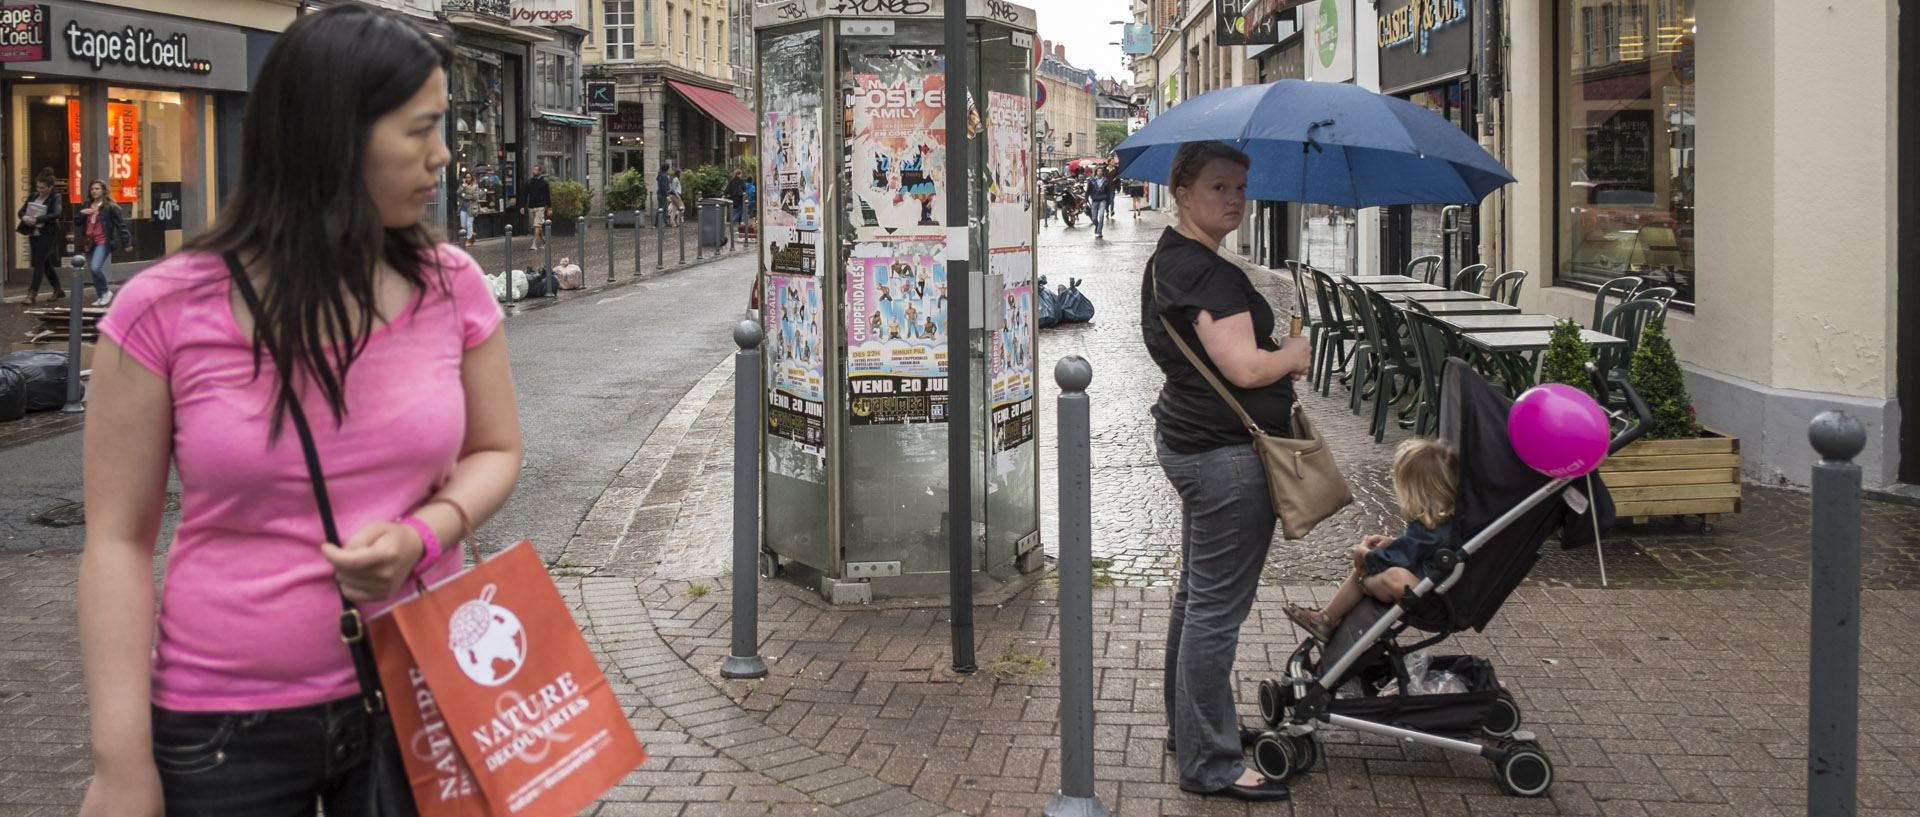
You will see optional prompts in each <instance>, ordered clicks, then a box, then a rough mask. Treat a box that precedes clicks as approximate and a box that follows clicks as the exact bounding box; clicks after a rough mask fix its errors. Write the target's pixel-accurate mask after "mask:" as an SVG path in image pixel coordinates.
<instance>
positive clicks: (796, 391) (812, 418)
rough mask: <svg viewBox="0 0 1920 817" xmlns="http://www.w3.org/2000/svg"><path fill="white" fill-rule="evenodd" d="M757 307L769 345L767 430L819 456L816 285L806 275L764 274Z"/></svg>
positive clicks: (821, 424)
mask: <svg viewBox="0 0 1920 817" xmlns="http://www.w3.org/2000/svg"><path fill="white" fill-rule="evenodd" d="M760 303H761V304H762V305H763V306H764V307H765V308H768V309H771V310H773V311H772V313H771V314H770V315H769V317H768V318H767V329H768V330H769V331H768V335H769V336H768V338H767V342H768V343H769V344H771V348H770V349H769V352H768V355H767V363H768V365H767V431H768V433H769V434H771V435H772V436H774V437H778V438H781V439H785V440H792V441H793V442H795V443H798V444H799V445H800V447H801V448H802V449H803V450H804V451H806V452H807V453H811V454H815V455H816V456H817V455H820V454H821V453H823V452H824V451H825V449H824V447H823V446H824V445H825V443H826V394H825V388H826V387H825V382H826V377H825V375H824V371H825V369H824V366H823V365H822V361H823V360H824V358H825V351H824V350H822V349H821V348H820V320H821V318H820V283H819V280H818V279H816V278H813V277H811V276H804V275H769V276H767V292H766V295H765V297H764V298H762V299H761V301H760Z"/></svg>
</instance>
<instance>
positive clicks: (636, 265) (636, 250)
mask: <svg viewBox="0 0 1920 817" xmlns="http://www.w3.org/2000/svg"><path fill="white" fill-rule="evenodd" d="M643 215H645V213H643V212H642V211H640V210H635V211H633V277H635V278H638V277H640V218H641V217H642V216H643Z"/></svg>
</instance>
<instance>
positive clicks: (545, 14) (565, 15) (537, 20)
mask: <svg viewBox="0 0 1920 817" xmlns="http://www.w3.org/2000/svg"><path fill="white" fill-rule="evenodd" d="M507 19H508V20H509V21H510V22H512V23H513V24H514V25H516V26H521V27H523V28H525V27H531V26H575V27H584V26H582V21H581V18H580V4H579V3H578V2H576V0H514V3H513V8H512V10H511V11H509V12H508V14H507Z"/></svg>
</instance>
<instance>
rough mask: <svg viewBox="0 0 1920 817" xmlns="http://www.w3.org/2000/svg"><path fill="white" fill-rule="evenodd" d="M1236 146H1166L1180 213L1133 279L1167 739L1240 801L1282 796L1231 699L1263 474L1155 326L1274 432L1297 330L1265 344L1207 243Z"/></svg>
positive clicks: (1254, 560) (1236, 275)
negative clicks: (1159, 565)
mask: <svg viewBox="0 0 1920 817" xmlns="http://www.w3.org/2000/svg"><path fill="white" fill-rule="evenodd" d="M1249 165H1250V161H1249V160H1248V158H1247V156H1246V154H1244V153H1241V152H1240V151H1238V150H1236V149H1234V148H1232V147H1230V146H1228V145H1225V144H1222V143H1219V142H1190V143H1188V144H1186V145H1183V146H1181V148H1180V150H1179V152H1178V153H1177V154H1175V156H1174V161H1173V171H1172V177H1171V178H1170V179H1169V180H1168V183H1169V186H1170V187H1172V189H1173V198H1174V202H1175V203H1176V204H1177V205H1178V207H1179V210H1178V212H1179V222H1178V223H1177V224H1175V225H1174V226H1173V227H1171V228H1168V229H1167V231H1166V232H1165V233H1164V234H1163V235H1162V236H1161V237H1160V245H1159V247H1158V248H1156V249H1155V250H1154V254H1153V259H1152V260H1151V261H1150V262H1149V263H1148V268H1147V274H1146V275H1145V277H1144V280H1142V281H1141V297H1140V305H1141V308H1140V331H1141V334H1142V335H1143V336H1145V339H1146V343H1147V351H1148V352H1149V353H1150V354H1151V355H1152V356H1153V360H1154V362H1155V363H1157V364H1159V366H1160V370H1161V371H1162V372H1164V373H1165V374H1166V376H1167V382H1166V385H1165V386H1163V387H1161V389H1160V399H1159V400H1158V401H1157V402H1155V403H1154V406H1153V417H1154V420H1155V421H1156V422H1155V437H1156V444H1157V448H1158V453H1159V459H1160V467H1161V468H1162V469H1163V470H1164V471H1166V474H1167V479H1168V480H1169V481H1171V482H1172V483H1173V487H1174V489H1175V490H1176V491H1178V492H1179V493H1180V504H1181V534H1180V568H1181V569H1180V586H1179V588H1178V590H1176V591H1175V593H1174V597H1173V615H1172V620H1171V621H1170V622H1169V626H1168V628H1167V658H1166V668H1165V684H1164V686H1165V690H1166V691H1165V695H1166V706H1167V713H1168V715H1167V719H1168V722H1169V723H1168V732H1167V734H1168V738H1167V740H1168V743H1169V745H1170V748H1173V749H1175V750H1176V751H1177V752H1178V755H1179V767H1180V788H1182V789H1185V790H1187V791H1191V792H1200V793H1207V794H1221V795H1226V796H1229V797H1235V798H1239V799H1242V800H1253V801H1270V800H1283V799H1286V797H1287V787H1286V785H1285V784H1283V783H1280V782H1277V781H1269V780H1267V779H1266V778H1264V777H1262V776H1261V775H1260V774H1259V773H1258V772H1255V771H1253V770H1251V769H1248V768H1247V767H1246V764H1245V760H1244V757H1243V752H1244V751H1245V749H1244V746H1245V744H1247V743H1250V742H1251V741H1250V740H1249V735H1251V734H1255V733H1246V732H1242V730H1241V729H1240V728H1239V725H1238V717H1237V715H1236V714H1235V711H1234V704H1233V683H1232V680H1233V658H1234V652H1235V649H1236V648H1237V647H1238V645H1239V640H1240V624H1241V622H1243V621H1245V620H1246V617H1247V613H1248V612H1249V611H1250V610H1252V608H1253V598H1254V592H1255V591H1256V590H1257V589H1258V587H1259V583H1260V569H1261V567H1262V566H1263V565H1264V564H1265V562H1266V557H1267V546H1268V544H1270V543H1271V542H1272V541H1273V526H1274V521H1275V520H1274V515H1273V507H1272V505H1271V504H1270V501H1269V499H1268V494H1267V475H1266V471H1265V470H1264V468H1263V466H1262V465H1261V462H1260V456H1259V454H1257V453H1256V452H1255V451H1254V449H1253V446H1252V440H1253V438H1252V435H1251V434H1249V433H1248V432H1247V430H1246V428H1244V427H1243V426H1242V425H1241V423H1240V420H1239V418H1238V417H1237V416H1235V414H1234V412H1233V409H1232V408H1230V407H1228V406H1227V403H1226V401H1225V400H1222V399H1221V398H1220V395H1219V394H1218V393H1217V392H1215V391H1214V390H1213V387H1212V386H1210V385H1208V384H1207V381H1206V379H1205V377H1203V376H1202V375H1201V374H1200V371H1199V370H1198V369H1196V368H1194V365H1193V363H1192V362H1191V361H1189V360H1188V359H1187V357H1186V355H1184V354H1182V353H1181V351H1180V348H1179V347H1178V346H1177V345H1175V344H1174V342H1173V339H1172V338H1171V337H1170V336H1169V335H1168V334H1167V328H1166V325H1165V324H1162V323H1161V322H1160V319H1161V318H1162V317H1165V318H1166V319H1167V322H1168V323H1170V324H1172V326H1173V328H1174V331H1176V332H1179V333H1180V338H1181V339H1182V340H1184V341H1185V342H1186V344H1187V346H1188V347H1189V348H1191V349H1193V351H1194V353H1195V354H1196V355H1198V356H1199V357H1200V358H1201V360H1203V361H1205V363H1206V364H1207V366H1208V367H1209V368H1210V369H1212V370H1213V372H1214V373H1215V375H1216V376H1218V377H1219V378H1220V379H1221V380H1222V381H1224V382H1225V383H1226V385H1227V387H1228V388H1230V389H1231V390H1232V392H1233V395H1234V398H1235V399H1237V400H1239V401H1240V404H1241V405H1242V406H1244V407H1245V408H1246V410H1247V413H1248V414H1249V415H1251V416H1252V417H1253V420H1254V422H1256V423H1258V424H1259V425H1260V427H1261V429H1262V430H1263V431H1266V432H1267V433H1269V434H1285V433H1287V431H1288V427H1289V422H1288V417H1289V415H1290V414H1291V412H1292V410H1293V400H1294V394H1293V381H1294V379H1295V378H1298V377H1299V376H1301V375H1303V374H1305V373H1306V372H1307V370H1308V367H1309V363H1310V360H1309V358H1310V355H1311V352H1310V351H1309V349H1308V344H1307V341H1306V339H1304V338H1294V337H1289V338H1286V339H1285V340H1284V341H1282V342H1280V343H1275V342H1274V341H1273V330H1274V325H1275V324H1274V314H1273V307H1272V306H1270V305H1269V304H1268V303H1267V300H1266V298H1264V297H1262V296H1261V295H1260V293H1259V292H1258V291H1256V290H1255V289H1254V288H1253V284H1252V282H1250V281H1248V280H1247V276H1246V273H1245V272H1243V271H1241V269H1240V267H1238V266H1236V265H1235V264H1234V263H1233V262H1231V261H1228V260H1226V259H1225V258H1222V257H1221V256H1220V255H1219V253H1218V248H1219V246H1220V240H1221V239H1222V238H1223V237H1225V236H1226V234H1227V233H1229V232H1232V231H1233V230H1234V229H1236V228H1238V227H1239V226H1240V218H1241V214H1242V212H1243V211H1244V210H1245V208H1246V201H1247V168H1248V166H1249Z"/></svg>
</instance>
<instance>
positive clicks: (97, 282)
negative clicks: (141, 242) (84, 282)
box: [74, 179, 133, 306]
mask: <svg viewBox="0 0 1920 817" xmlns="http://www.w3.org/2000/svg"><path fill="white" fill-rule="evenodd" d="M85 203H86V205H87V206H85V207H82V208H80V212H79V213H76V214H75V215H74V221H75V224H74V229H76V230H78V231H79V232H80V234H81V235H84V236H86V237H87V246H88V247H89V248H90V249H88V250H87V269H88V270H89V271H91V272H92V273H93V294H94V296H95V297H94V300H93V305H94V306H107V305H110V304H112V303H113V290H112V289H111V288H110V285H109V283H108V281H107V261H108V260H109V259H111V258H112V257H113V251H114V250H116V249H120V250H124V249H128V248H130V247H132V246H133V234H132V233H131V232H129V231H128V230H127V217H126V215H125V214H123V213H121V212H120V205H119V204H117V203H115V202H114V200H113V196H112V195H110V194H109V193H108V192H107V183H106V182H105V181H103V180H101V179H94V180H93V181H91V182H89V183H88V184H87V201H86V202H85Z"/></svg>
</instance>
